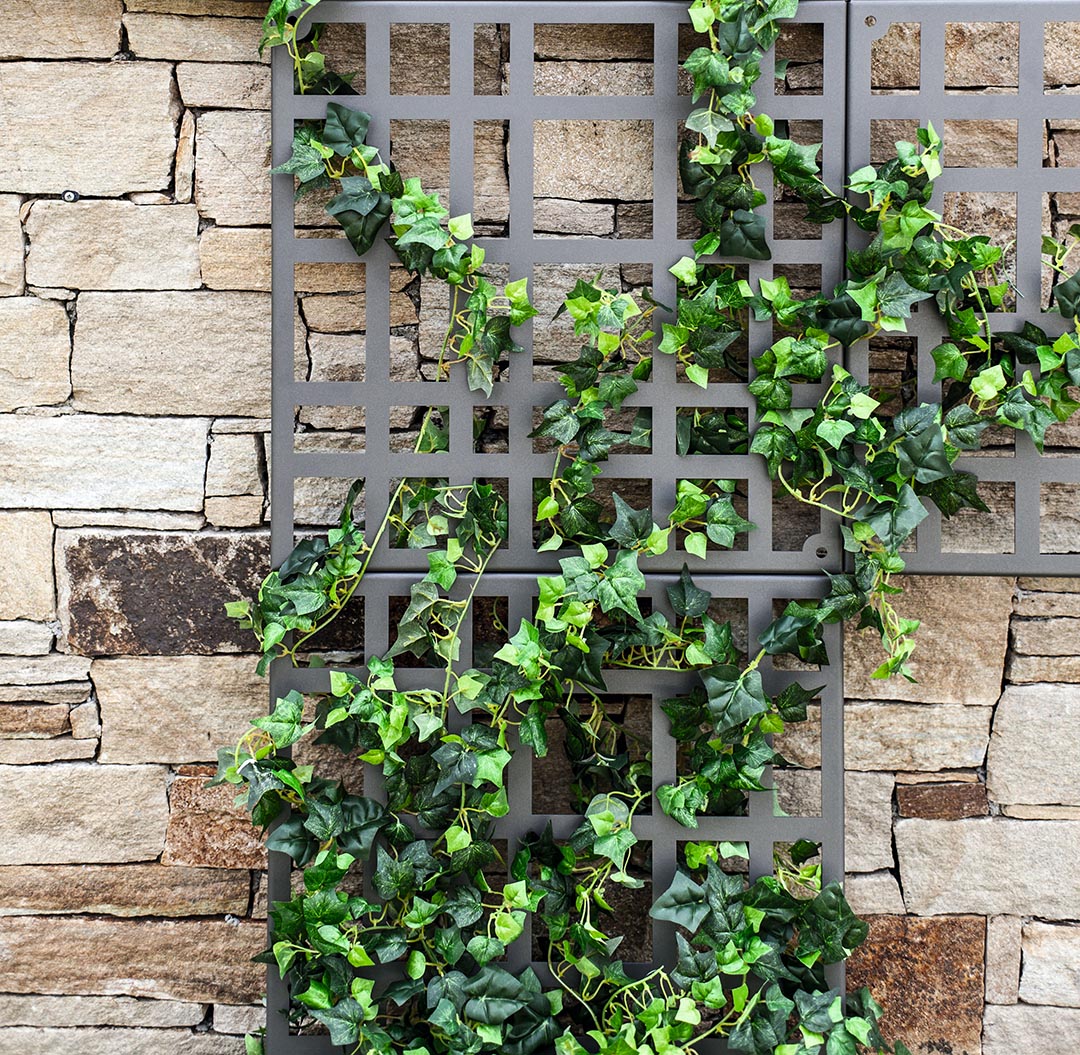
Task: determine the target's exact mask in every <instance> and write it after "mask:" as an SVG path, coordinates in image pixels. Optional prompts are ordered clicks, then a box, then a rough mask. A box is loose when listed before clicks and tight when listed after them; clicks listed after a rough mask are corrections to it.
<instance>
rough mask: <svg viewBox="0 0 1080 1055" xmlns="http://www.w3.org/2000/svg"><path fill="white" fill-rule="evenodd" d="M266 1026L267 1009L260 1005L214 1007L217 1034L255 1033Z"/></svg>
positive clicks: (223, 1005) (218, 1005)
mask: <svg viewBox="0 0 1080 1055" xmlns="http://www.w3.org/2000/svg"><path fill="white" fill-rule="evenodd" d="M265 1024H266V1008H265V1007H262V1006H260V1005H257V1004H255V1005H239V1006H232V1005H229V1004H217V1005H215V1007H214V1032H215V1033H232V1034H236V1035H242V1034H244V1033H254V1032H255V1031H256V1030H259V1029H262V1027H263V1026H264V1025H265Z"/></svg>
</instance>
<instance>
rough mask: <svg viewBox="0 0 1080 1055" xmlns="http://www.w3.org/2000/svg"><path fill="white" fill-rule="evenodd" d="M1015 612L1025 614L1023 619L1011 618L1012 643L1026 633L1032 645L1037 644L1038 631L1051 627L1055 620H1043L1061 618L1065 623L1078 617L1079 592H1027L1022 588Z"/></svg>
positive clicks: (1079, 610)
mask: <svg viewBox="0 0 1080 1055" xmlns="http://www.w3.org/2000/svg"><path fill="white" fill-rule="evenodd" d="M1014 610H1015V612H1016V614H1017V615H1018V616H1027V617H1029V619H1030V621H1028V619H1025V620H1019V619H1016V620H1013V635H1014V645H1015V641H1016V636H1017V635H1018V634H1020V633H1023V634H1025V635H1027V636H1028V637H1029V638H1030V639H1031V643H1032V644H1033V645H1036V644H1038V641H1039V636H1038V633H1033V631H1038V630H1041V629H1046V628H1050V627H1053V626H1055V625H1057V624H1056V622H1043V620H1061V621H1062V622H1064V623H1065V624H1066V625H1068V624H1070V623H1071V622H1073V621H1075V620H1078V619H1080V594H1075V593H1028V592H1026V591H1024V590H1023V589H1022V591H1021V593H1020V596H1019V597H1018V598H1017V599H1016V607H1015V609H1014Z"/></svg>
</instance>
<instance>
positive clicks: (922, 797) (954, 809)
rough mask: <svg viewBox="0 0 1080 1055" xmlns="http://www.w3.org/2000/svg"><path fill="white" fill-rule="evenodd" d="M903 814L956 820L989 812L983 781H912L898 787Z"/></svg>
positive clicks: (932, 818)
mask: <svg viewBox="0 0 1080 1055" xmlns="http://www.w3.org/2000/svg"><path fill="white" fill-rule="evenodd" d="M896 800H897V804H898V805H899V807H900V816H901V817H922V818H923V819H925V820H937V821H954V820H960V819H961V818H963V817H985V816H986V815H987V813H989V812H990V811H989V808H988V805H987V801H986V788H985V786H984V785H982V784H909V785H901V786H900V787H898V788H897V789H896Z"/></svg>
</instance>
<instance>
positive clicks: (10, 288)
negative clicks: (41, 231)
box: [0, 194, 26, 297]
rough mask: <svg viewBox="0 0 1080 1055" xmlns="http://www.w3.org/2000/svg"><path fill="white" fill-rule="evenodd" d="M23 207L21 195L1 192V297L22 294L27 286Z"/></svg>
mask: <svg viewBox="0 0 1080 1055" xmlns="http://www.w3.org/2000/svg"><path fill="white" fill-rule="evenodd" d="M21 208H22V198H21V197H19V195H17V194H0V297H19V296H22V293H23V290H24V289H25V288H26V283H25V281H24V277H23V273H24V267H23V260H24V253H25V246H24V245H23V232H22V223H21V221H20V219H19V211H20V209H21Z"/></svg>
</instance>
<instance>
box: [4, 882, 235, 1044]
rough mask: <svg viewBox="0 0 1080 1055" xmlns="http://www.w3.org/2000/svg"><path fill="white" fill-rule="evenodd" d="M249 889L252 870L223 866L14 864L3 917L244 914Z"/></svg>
mask: <svg viewBox="0 0 1080 1055" xmlns="http://www.w3.org/2000/svg"><path fill="white" fill-rule="evenodd" d="M249 888H250V880H249V876H248V873H247V872H245V871H240V870H228V869H222V868H184V867H166V866H164V865H159V864H133V865H54V866H51V867H47V868H42V867H40V866H37V865H8V866H6V867H3V868H0V915H3V916H12V915H33V914H37V913H42V914H44V913H49V914H54V913H75V912H84V913H90V914H93V915H100V916H220V915H224V914H225V913H233V914H235V915H243V913H244V912H246V911H247V905H248V897H249V894H250V889H249ZM0 1020H2V1018H0ZM116 1024H117V1025H122V1024H123V1023H116Z"/></svg>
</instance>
